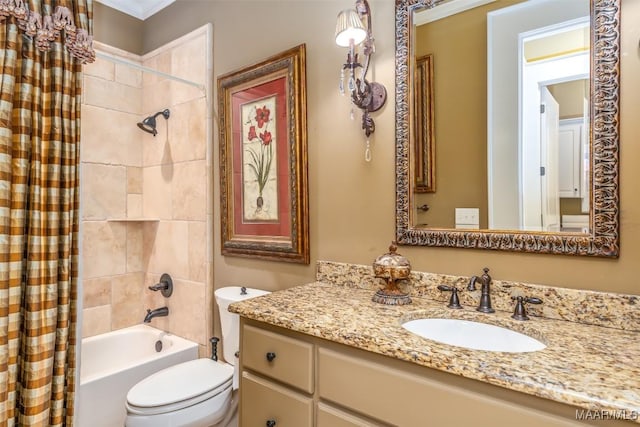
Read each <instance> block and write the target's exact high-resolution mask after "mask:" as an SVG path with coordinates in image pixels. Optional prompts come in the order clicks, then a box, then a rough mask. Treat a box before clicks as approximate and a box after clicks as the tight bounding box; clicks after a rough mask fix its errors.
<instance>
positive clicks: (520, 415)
mask: <svg viewBox="0 0 640 427" xmlns="http://www.w3.org/2000/svg"><path fill="white" fill-rule="evenodd" d="M269 353H275V357H273V358H271V361H269V360H268V358H267V354H269ZM479 357H481V356H480V355H479ZM280 362H281V363H280ZM279 363H280V364H279ZM461 363H464V361H461ZM508 368H511V367H508ZM240 369H241V372H242V384H241V387H240V426H241V427H251V426H272V427H287V426H292V427H304V426H317V427H356V426H359V427H363V426H407V427H416V426H420V427H429V426H434V427H442V426H447V427H463V426H465V427H466V426H469V425H473V426H474V427H483V426H486V427H495V426H496V425H498V424H496V422H499V423H500V424H499V425H507V424H508V423H510V422H511V423H513V425H518V427H540V426H545V427H571V426H584V425H601V424H598V423H597V422H591V421H590V422H585V421H580V422H579V421H576V409H578V408H575V407H573V406H570V405H565V404H561V403H558V402H555V401H551V400H547V399H542V398H539V397H535V396H531V395H527V394H524V393H520V392H516V391H512V390H508V389H505V388H502V387H497V386H493V385H490V384H486V383H483V382H480V381H476V380H471V379H467V378H462V377H459V376H457V375H452V374H448V373H446V372H442V371H439V370H435V369H429V368H426V367H423V366H419V365H415V364H412V363H408V362H405V361H401V360H397V359H394V358H392V357H385V356H382V355H379V354H375V353H372V352H368V351H363V350H360V349H357V348H354V347H350V346H346V345H342V344H338V343H335V342H331V341H327V340H323V339H321V338H316V337H312V336H308V335H304V334H300V333H297V332H293V331H290V330H287V329H283V328H279V327H276V326H272V325H268V324H264V323H261V322H257V321H255V320H250V319H246V318H242V321H241V349H240ZM507 374H508V373H505V375H507ZM269 421H273V422H274V423H275V424H268V422H269ZM604 425H607V426H614V425H619V423H618V422H615V421H608V422H606V424H604ZM620 425H629V424H627V423H620Z"/></svg>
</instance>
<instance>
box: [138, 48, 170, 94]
mask: <svg viewBox="0 0 640 427" xmlns="http://www.w3.org/2000/svg"><path fill="white" fill-rule="evenodd" d="M142 65H144V66H145V67H148V68H151V69H154V70H156V71H160V72H161V73H166V74H171V51H170V50H165V51H164V52H161V53H158V54H157V55H154V56H152V57H148V58H145V59H144V61H143V62H142ZM164 79H165V78H164V77H162V76H160V75H157V74H152V73H144V76H143V78H142V84H143V86H149V85H152V84H155V83H158V82H159V81H161V80H164Z"/></svg>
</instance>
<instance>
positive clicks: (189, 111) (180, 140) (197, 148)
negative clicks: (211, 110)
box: [169, 97, 207, 162]
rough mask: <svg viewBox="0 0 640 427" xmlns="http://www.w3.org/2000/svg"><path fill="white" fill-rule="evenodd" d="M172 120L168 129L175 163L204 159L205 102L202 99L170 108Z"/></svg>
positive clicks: (205, 138) (205, 144)
mask: <svg viewBox="0 0 640 427" xmlns="http://www.w3.org/2000/svg"><path fill="white" fill-rule="evenodd" d="M172 111H173V116H174V118H175V120H173V121H172V122H171V124H170V127H169V141H170V144H171V152H172V158H173V159H174V161H175V162H185V161H190V160H204V159H205V158H206V146H207V143H206V141H207V136H206V126H207V118H206V100H205V98H204V97H199V98H197V99H194V100H191V101H189V102H186V103H183V104H179V105H174V106H173V107H172Z"/></svg>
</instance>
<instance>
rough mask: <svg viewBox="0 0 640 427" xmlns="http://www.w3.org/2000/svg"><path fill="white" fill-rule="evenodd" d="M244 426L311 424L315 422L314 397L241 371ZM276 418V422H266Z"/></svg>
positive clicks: (294, 426)
mask: <svg viewBox="0 0 640 427" xmlns="http://www.w3.org/2000/svg"><path fill="white" fill-rule="evenodd" d="M240 390H241V393H242V404H241V407H240V411H241V415H240V416H241V420H242V425H244V426H265V425H273V426H274V427H305V426H309V427H311V426H312V425H313V400H312V399H311V398H309V397H305V396H303V395H301V394H298V393H296V392H293V391H291V390H288V389H286V388H285V387H282V386H279V385H277V384H274V383H272V382H270V381H267V380H264V379H262V378H258V377H256V376H254V375H251V374H250V373H248V372H243V373H242V385H241V386H240ZM268 421H273V422H274V424H267V423H268Z"/></svg>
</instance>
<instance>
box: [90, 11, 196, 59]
mask: <svg viewBox="0 0 640 427" xmlns="http://www.w3.org/2000/svg"><path fill="white" fill-rule="evenodd" d="M143 27H144V25H143V22H142V21H140V20H139V19H136V18H134V17H132V16H129V15H127V14H125V13H122V12H120V11H118V10H115V9H111V8H110V7H108V6H105V5H103V4H102V3H99V2H97V1H94V2H93V37H94V39H95V40H99V41H101V42H102V43H105V44H108V45H109V46H113V47H117V48H118V49H122V50H125V51H127V52H131V53H134V54H136V55H142V53H143V52H148V51H149V50H150V49H149V50H144V49H143V46H142V30H143ZM194 28H197V27H191V29H194ZM174 38H175V37H174ZM159 46H161V45H157V46H156V47H159Z"/></svg>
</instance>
